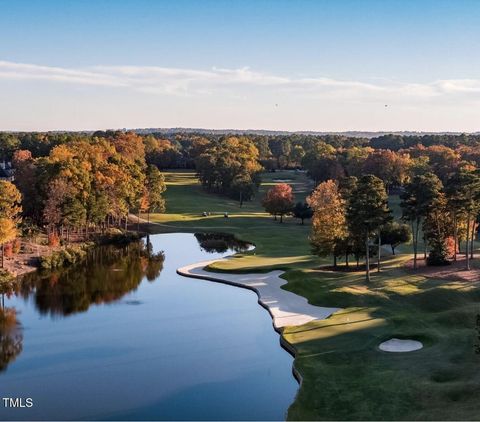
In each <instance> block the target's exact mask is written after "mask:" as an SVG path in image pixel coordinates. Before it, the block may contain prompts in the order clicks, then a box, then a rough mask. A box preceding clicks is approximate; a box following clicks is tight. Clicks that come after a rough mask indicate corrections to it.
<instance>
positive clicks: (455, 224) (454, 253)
mask: <svg viewBox="0 0 480 422" xmlns="http://www.w3.org/2000/svg"><path fill="white" fill-rule="evenodd" d="M453 241H454V249H453V261H454V262H457V248H458V222H457V213H454V214H453Z"/></svg>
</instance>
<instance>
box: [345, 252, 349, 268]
mask: <svg viewBox="0 0 480 422" xmlns="http://www.w3.org/2000/svg"><path fill="white" fill-rule="evenodd" d="M345 266H346V267H347V268H348V267H349V263H348V251H347V252H345Z"/></svg>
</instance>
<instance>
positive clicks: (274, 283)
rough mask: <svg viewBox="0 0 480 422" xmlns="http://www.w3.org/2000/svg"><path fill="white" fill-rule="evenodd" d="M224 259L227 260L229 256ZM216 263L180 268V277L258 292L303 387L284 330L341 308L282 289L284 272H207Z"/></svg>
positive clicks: (258, 300) (292, 348)
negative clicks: (318, 302)
mask: <svg viewBox="0 0 480 422" xmlns="http://www.w3.org/2000/svg"><path fill="white" fill-rule="evenodd" d="M222 259H228V257H225V258H222ZM216 261H219V259H214V260H210V261H203V262H198V263H195V264H190V265H186V266H184V267H180V268H178V269H177V274H179V275H181V276H183V277H189V278H196V279H200V280H208V281H213V282H215V283H222V284H227V285H230V286H234V287H239V288H242V289H247V290H251V291H253V292H255V293H256V295H257V303H258V304H259V305H260V306H261V307H262V308H264V309H265V310H266V311H267V312H268V313H269V315H270V317H271V318H272V326H273V329H274V330H275V332H277V333H278V334H279V340H280V346H281V347H282V348H283V349H285V350H286V351H287V352H288V353H289V354H290V355H291V356H292V357H293V359H294V360H293V364H292V374H293V377H294V378H295V379H296V380H297V382H298V384H299V388H300V387H301V386H302V383H303V377H302V375H301V374H300V372H299V371H298V369H297V368H296V367H295V359H296V358H297V349H296V348H295V346H293V345H292V344H291V343H289V342H288V341H287V340H286V339H285V337H284V336H283V329H284V327H287V326H299V325H303V324H306V323H307V322H310V321H314V320H319V319H327V318H329V317H330V315H332V314H333V313H334V312H337V311H338V310H340V308H327V307H320V306H315V305H311V304H310V303H308V301H307V299H306V298H304V297H302V296H299V295H297V294H295V293H292V292H289V291H287V290H284V289H281V286H283V285H285V284H287V280H285V279H282V278H280V276H281V275H283V274H284V271H279V270H275V271H270V272H268V273H247V274H237V273H223V272H222V273H214V272H207V271H205V269H204V268H205V267H207V266H208V265H210V264H212V263H213V262H216Z"/></svg>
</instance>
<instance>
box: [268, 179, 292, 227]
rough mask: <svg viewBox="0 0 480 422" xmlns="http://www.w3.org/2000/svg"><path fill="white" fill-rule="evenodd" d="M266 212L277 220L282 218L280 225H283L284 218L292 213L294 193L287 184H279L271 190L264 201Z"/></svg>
mask: <svg viewBox="0 0 480 422" xmlns="http://www.w3.org/2000/svg"><path fill="white" fill-rule="evenodd" d="M262 205H263V207H264V208H265V211H266V212H268V213H269V214H272V215H273V216H274V217H275V220H276V219H277V215H279V216H280V223H283V216H284V215H285V214H288V213H289V212H291V211H292V208H293V192H292V187H291V186H290V185H288V184H286V183H279V184H277V185H275V186H274V187H272V188H270V189H269V190H268V191H267V193H266V194H265V197H264V198H263V200H262Z"/></svg>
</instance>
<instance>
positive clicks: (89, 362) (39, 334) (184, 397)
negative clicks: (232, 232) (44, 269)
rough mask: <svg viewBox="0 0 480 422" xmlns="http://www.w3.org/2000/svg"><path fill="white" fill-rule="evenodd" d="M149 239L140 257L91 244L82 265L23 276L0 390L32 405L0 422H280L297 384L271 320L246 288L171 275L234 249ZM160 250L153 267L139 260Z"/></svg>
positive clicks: (12, 300) (183, 238)
mask: <svg viewBox="0 0 480 422" xmlns="http://www.w3.org/2000/svg"><path fill="white" fill-rule="evenodd" d="M150 240H151V242H152V247H151V248H150V247H149V248H146V249H145V248H140V249H138V248H137V247H135V246H134V245H130V246H126V247H125V248H123V249H121V250H119V249H115V248H113V249H111V248H103V247H102V248H99V249H95V250H94V251H92V255H91V258H89V259H90V260H89V261H88V262H85V263H81V264H78V265H75V266H72V267H69V268H65V269H63V270H61V271H56V272H53V273H35V274H31V275H30V276H29V277H27V279H26V280H25V281H24V282H23V283H22V288H21V289H19V290H18V291H17V292H15V294H13V295H11V296H9V297H8V298H7V297H5V299H6V306H7V308H12V309H15V310H16V311H17V313H16V315H17V318H16V320H14V319H12V318H10V319H9V321H10V320H11V321H12V324H11V326H12V327H13V328H15V330H16V331H12V330H10V331H9V332H8V333H11V334H12V335H10V336H9V337H8V338H9V339H13V340H15V339H17V337H18V336H14V334H15V333H17V332H18V333H20V334H21V333H23V336H22V338H20V337H18V341H17V343H18V344H19V345H20V346H22V344H23V347H19V348H18V353H17V354H16V358H15V359H10V360H9V361H8V362H5V365H4V366H5V368H4V369H5V370H3V371H2V370H0V382H2V384H5V385H8V390H9V393H10V395H12V396H17V395H27V396H32V397H34V398H35V401H36V406H35V407H34V408H32V409H29V410H28V412H27V411H26V412H24V414H22V415H19V414H18V415H17V413H14V412H13V411H12V412H11V413H8V414H6V415H5V416H7V419H17V418H18V419H27V420H40V419H42V417H43V418H45V419H48V420H51V419H65V420H67V419H97V420H101V419H116V420H122V419H123V420H131V419H138V420H155V419H157V420H158V419H163V420H179V419H184V420H192V419H206V420H214V419H221V420H257V419H263V420H281V419H284V418H285V415H286V414H287V411H288V408H289V406H290V405H291V403H292V402H293V400H294V398H295V396H296V394H297V393H298V382H301V379H299V378H297V377H296V374H295V371H294V376H295V378H292V359H291V355H292V354H293V353H294V351H293V350H292V349H291V347H290V345H288V344H285V347H283V348H279V347H278V345H277V343H276V341H278V340H273V339H274V338H275V339H276V338H278V337H277V333H276V332H275V331H272V330H271V320H269V317H268V316H267V315H266V314H265V313H264V312H263V311H261V310H259V308H258V307H257V305H256V304H255V302H254V301H252V296H251V294H250V293H247V292H246V290H245V291H244V292H239V291H238V290H234V289H231V288H229V287H228V286H222V285H221V284H220V283H198V281H196V280H193V279H185V278H183V277H182V276H180V275H179V274H178V273H177V269H178V268H179V267H181V266H182V265H183V264H184V263H185V261H187V262H188V261H190V262H198V261H202V260H206V259H215V260H218V259H219V258H223V257H224V256H225V255H226V254H228V253H230V254H232V253H234V252H236V250H235V247H232V245H231V244H228V251H225V252H226V253H224V249H225V248H224V245H223V244H222V242H219V239H218V238H217V237H208V238H206V237H204V236H200V238H195V236H194V235H193V234H191V233H190V234H188V233H175V234H174V233H172V234H159V235H158V236H157V235H155V236H151V237H150ZM227 240H229V239H227ZM200 241H201V244H200ZM147 243H148V242H147ZM227 243H229V242H227ZM199 246H200V247H199ZM162 250H163V251H165V254H164V255H162V256H163V257H164V259H162V260H155V261H153V262H152V261H151V260H150V259H149V257H151V256H152V255H151V253H154V254H155V253H156V252H159V251H162ZM206 252H208V253H206ZM154 256H155V255H154ZM160 273H161V274H160ZM215 284H216V285H215ZM133 305H135V306H134V307H133ZM9 315H10V314H9ZM15 321H16V322H15ZM13 322H15V324H17V323H18V324H17V325H15V326H14V325H13ZM7 328H8V327H7ZM280 342H281V344H282V343H284V342H283V340H282V339H280ZM49 344H50V345H51V344H54V345H55V347H53V348H52V347H49V346H48V345H49ZM172 351H173V352H172ZM285 351H287V352H288V353H285ZM7 366H8V369H7V368H6V367H7ZM213 366H214V367H215V368H216V370H215V371H213V372H212V371H211V368H212V367H213ZM0 369H1V368H0ZM73 376H74V377H75V379H76V381H75V384H76V391H77V392H76V397H77V399H75V398H74V397H72V394H71V389H70V386H71V382H72V377H73ZM27 378H28V383H26V382H25V380H26V379H27ZM126 379H128V383H127V384H125V382H124V381H125V380H126ZM105 383H107V384H108V385H110V386H111V388H109V389H107V390H105V389H104V384H105ZM105 385H106V384H105ZM146 385H148V386H149V388H148V389H147V390H145V386H146ZM232 391H234V392H235V394H232ZM98 394H102V397H103V400H102V402H98V400H94V399H93V398H94V397H96V396H98ZM120 396H121V397H123V399H122V400H121V401H119V400H118V397H120ZM59 402H60V403H64V406H62V407H61V408H59V406H58V403H59ZM247 402H248V403H250V405H249V406H247V407H245V406H244V404H242V403H247Z"/></svg>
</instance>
